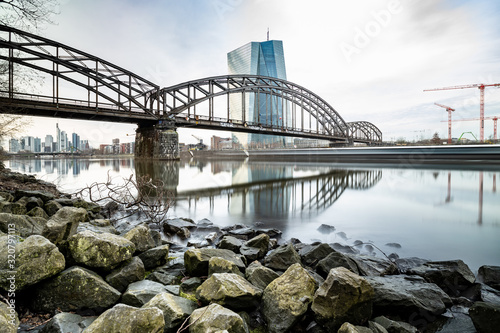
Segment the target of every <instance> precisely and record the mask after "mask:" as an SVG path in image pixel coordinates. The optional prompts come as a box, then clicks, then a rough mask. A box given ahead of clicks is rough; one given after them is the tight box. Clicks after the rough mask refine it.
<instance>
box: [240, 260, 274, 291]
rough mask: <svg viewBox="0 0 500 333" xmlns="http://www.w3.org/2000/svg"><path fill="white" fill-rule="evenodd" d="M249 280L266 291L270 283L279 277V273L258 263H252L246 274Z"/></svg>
mask: <svg viewBox="0 0 500 333" xmlns="http://www.w3.org/2000/svg"><path fill="white" fill-rule="evenodd" d="M245 275H246V278H247V280H248V281H249V282H250V283H251V284H253V285H254V286H256V287H257V288H260V289H262V290H264V289H266V287H267V286H268V285H269V283H271V282H273V281H274V280H275V279H276V278H278V277H279V275H278V273H276V272H275V271H273V270H272V269H270V268H267V267H265V266H262V264H261V263H260V262H258V261H254V262H252V263H251V264H250V265H249V266H248V267H247V269H246V272H245Z"/></svg>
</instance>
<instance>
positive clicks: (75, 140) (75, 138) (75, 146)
mask: <svg viewBox="0 0 500 333" xmlns="http://www.w3.org/2000/svg"><path fill="white" fill-rule="evenodd" d="M71 139H72V140H71V142H72V143H73V150H81V149H82V148H81V146H80V136H79V135H78V134H76V133H73V134H72V135H71Z"/></svg>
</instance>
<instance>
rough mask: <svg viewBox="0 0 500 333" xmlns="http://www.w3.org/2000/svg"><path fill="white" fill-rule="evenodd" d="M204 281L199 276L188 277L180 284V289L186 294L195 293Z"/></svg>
mask: <svg viewBox="0 0 500 333" xmlns="http://www.w3.org/2000/svg"><path fill="white" fill-rule="evenodd" d="M202 283H203V282H202V281H201V279H200V278H198V277H192V278H188V279H185V280H183V281H182V283H181V284H180V290H181V291H182V292H183V293H185V294H193V295H194V294H195V293H196V289H197V288H198V287H199V286H201V284H202Z"/></svg>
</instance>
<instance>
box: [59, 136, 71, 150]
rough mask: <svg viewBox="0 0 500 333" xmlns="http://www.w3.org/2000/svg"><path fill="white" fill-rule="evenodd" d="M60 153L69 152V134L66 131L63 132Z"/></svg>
mask: <svg viewBox="0 0 500 333" xmlns="http://www.w3.org/2000/svg"><path fill="white" fill-rule="evenodd" d="M59 147H60V149H59V152H65V151H67V150H68V148H69V147H68V134H67V133H66V131H61V141H60V146H59Z"/></svg>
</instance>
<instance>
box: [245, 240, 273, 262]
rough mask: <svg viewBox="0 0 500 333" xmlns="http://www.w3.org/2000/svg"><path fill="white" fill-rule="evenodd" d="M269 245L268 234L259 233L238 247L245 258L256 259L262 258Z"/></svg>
mask: <svg viewBox="0 0 500 333" xmlns="http://www.w3.org/2000/svg"><path fill="white" fill-rule="evenodd" d="M268 247H269V236H268V235H266V234H260V235H258V236H255V237H254V238H252V239H250V240H248V241H246V242H245V243H243V245H242V246H241V248H240V253H241V254H242V255H244V256H245V257H246V258H247V260H249V261H252V260H257V259H261V258H264V256H265V255H266V253H267V249H268Z"/></svg>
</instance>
